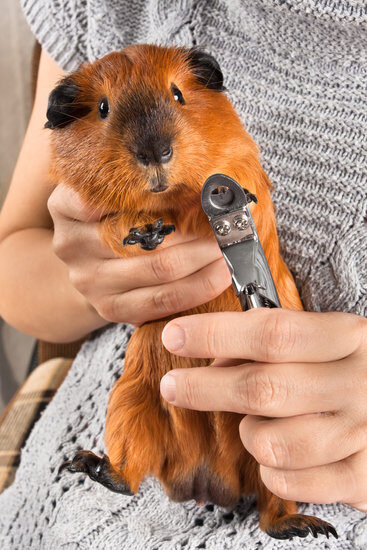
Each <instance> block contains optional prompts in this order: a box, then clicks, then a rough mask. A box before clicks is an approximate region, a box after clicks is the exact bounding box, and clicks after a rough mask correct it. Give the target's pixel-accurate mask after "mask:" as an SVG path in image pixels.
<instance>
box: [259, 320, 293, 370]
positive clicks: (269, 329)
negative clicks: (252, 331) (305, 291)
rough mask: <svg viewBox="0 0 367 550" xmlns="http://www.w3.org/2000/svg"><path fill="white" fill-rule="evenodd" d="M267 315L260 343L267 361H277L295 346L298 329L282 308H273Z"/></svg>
mask: <svg viewBox="0 0 367 550" xmlns="http://www.w3.org/2000/svg"><path fill="white" fill-rule="evenodd" d="M265 315H266V318H265V319H264V323H263V326H262V330H261V331H260V342H259V345H260V347H261V349H262V350H263V352H264V355H265V360H266V362H276V361H278V360H279V358H280V357H281V356H282V355H284V353H289V352H290V351H292V349H293V348H294V347H295V344H296V342H297V329H296V327H295V325H294V324H292V323H291V321H290V320H289V318H288V316H287V315H284V312H282V311H280V310H279V311H278V310H271V311H269V312H266V314H265Z"/></svg>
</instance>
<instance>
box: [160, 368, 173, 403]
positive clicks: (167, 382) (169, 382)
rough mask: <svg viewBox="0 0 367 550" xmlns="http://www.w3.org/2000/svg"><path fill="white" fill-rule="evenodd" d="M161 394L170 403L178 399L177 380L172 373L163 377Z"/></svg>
mask: <svg viewBox="0 0 367 550" xmlns="http://www.w3.org/2000/svg"><path fill="white" fill-rule="evenodd" d="M161 394H162V397H164V399H165V400H166V401H168V402H169V403H172V402H173V401H174V400H175V399H176V380H175V377H174V376H173V375H172V374H170V373H167V374H165V375H164V376H163V378H162V379H161Z"/></svg>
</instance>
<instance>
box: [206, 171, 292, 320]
mask: <svg viewBox="0 0 367 550" xmlns="http://www.w3.org/2000/svg"><path fill="white" fill-rule="evenodd" d="M250 202H257V199H256V197H255V195H252V194H251V193H249V192H248V191H247V190H246V189H243V188H242V187H241V186H240V185H239V184H238V183H237V182H236V181H235V180H233V179H232V178H230V177H228V176H225V175H224V174H214V175H213V176H210V178H208V179H207V180H206V182H205V184H204V187H203V189H202V192H201V205H202V207H203V210H204V212H205V214H206V215H207V216H208V218H209V222H210V225H211V227H212V229H213V232H214V235H215V238H216V239H217V242H218V244H219V247H220V249H221V251H222V254H223V256H224V258H225V260H226V262H227V264H228V267H229V268H230V270H231V273H232V282H233V286H234V288H235V291H236V294H237V296H238V297H239V300H240V302H241V307H242V309H243V310H244V311H246V310H247V309H253V308H256V307H269V308H273V307H281V305H280V302H279V298H278V294H277V291H276V288H275V285H274V281H273V277H272V275H271V272H270V269H269V266H268V262H267V261H266V258H265V255H264V251H263V249H262V246H261V243H260V240H259V236H258V234H257V232H256V227H255V224H254V220H253V219H252V216H251V212H250V208H249V206H248V205H249V203H250Z"/></svg>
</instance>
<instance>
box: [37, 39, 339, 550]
mask: <svg viewBox="0 0 367 550" xmlns="http://www.w3.org/2000/svg"><path fill="white" fill-rule="evenodd" d="M47 117H48V122H47V124H46V126H47V127H48V128H51V129H53V130H54V131H53V134H52V169H51V173H52V176H53V178H54V180H55V181H56V182H58V181H63V182H67V184H68V185H70V186H72V187H73V188H74V189H75V190H77V191H78V192H79V193H80V194H81V196H82V197H83V198H84V200H86V201H87V202H88V203H90V204H91V205H94V206H95V207H105V208H107V209H109V210H110V211H113V212H116V214H114V215H111V216H108V217H106V218H105V219H104V221H103V224H102V238H103V239H104V240H105V242H107V244H108V245H109V246H110V247H111V248H112V249H113V250H114V251H115V252H116V253H117V254H119V255H120V256H121V257H124V256H125V257H126V256H127V255H135V254H140V253H145V254H146V253H147V252H144V251H142V249H141V248H140V247H139V246H138V245H135V246H126V247H125V248H124V247H123V245H122V241H123V239H124V238H125V237H126V236H127V235H129V232H130V229H131V228H132V227H139V226H144V225H145V226H146V227H145V234H146V235H148V237H149V232H150V231H151V230H152V226H151V225H149V224H152V223H153V222H154V221H156V220H157V219H159V218H163V220H164V223H165V224H174V225H175V226H176V227H178V228H179V229H180V231H181V232H182V233H187V232H191V233H195V234H197V235H198V236H202V237H208V238H213V235H212V231H211V229H210V226H209V223H208V221H207V218H206V216H205V214H204V213H203V211H202V209H201V202H200V193H201V188H202V185H203V183H204V182H205V181H206V179H207V178H208V177H209V176H211V175H213V174H215V173H222V174H226V175H227V176H230V177H232V178H233V179H235V180H236V181H238V182H239V183H240V185H242V186H243V187H246V188H247V189H248V190H249V191H250V192H251V193H253V194H255V195H256V196H257V198H258V205H253V207H252V214H253V218H254V221H255V225H256V227H257V231H258V234H259V237H260V240H261V243H262V246H263V249H264V253H265V255H266V258H267V260H268V263H269V267H270V270H271V272H272V274H273V278H274V282H275V285H276V287H277V290H278V294H279V298H280V301H281V304H282V306H283V307H286V308H290V309H302V305H301V302H300V299H299V296H298V293H297V290H296V287H295V284H294V281H293V279H292V277H291V275H290V272H289V270H288V269H287V267H286V265H285V264H284V261H283V260H282V258H281V256H280V253H279V243H278V237H277V233H276V224H275V216H274V209H273V205H272V201H271V197H270V192H269V188H270V183H269V180H268V177H267V176H266V174H265V172H264V170H263V168H262V167H261V164H260V161H259V154H258V149H257V147H256V145H255V143H254V142H253V140H252V139H251V138H250V136H249V135H248V134H247V133H246V131H245V130H244V128H243V126H242V124H241V121H240V119H239V117H238V115H237V114H236V112H235V110H234V109H233V107H232V105H231V103H230V102H229V100H228V99H227V97H226V95H225V94H224V87H223V75H222V72H221V70H220V67H219V65H218V63H217V62H216V60H215V59H214V58H213V57H211V56H210V55H208V54H206V53H203V52H201V51H200V50H198V49H186V48H164V47H158V46H153V45H134V46H129V47H127V48H125V49H124V50H123V51H121V52H116V53H111V54H109V55H107V56H106V57H104V58H103V59H101V60H98V61H96V62H94V63H93V64H85V65H83V66H82V67H81V68H80V69H79V70H77V71H76V72H74V73H72V74H71V75H69V76H67V77H66V78H64V79H63V80H62V81H61V82H60V83H59V85H58V86H57V87H56V88H55V89H54V90H53V92H52V93H51V95H50V100H49V107H48V111H47ZM147 224H148V225H147ZM164 228H165V229H166V230H167V231H166V233H167V234H168V233H169V231H170V229H171V228H170V226H169V225H166V226H164ZM166 238H168V239H169V236H167V237H166ZM145 244H146V243H145ZM147 248H149V246H148V247H147ZM231 310H232V311H234V310H240V307H239V302H238V299H237V297H236V296H235V293H234V291H233V289H232V288H230V289H228V290H227V291H226V292H224V293H223V294H222V295H221V296H219V297H218V298H216V299H215V300H212V301H211V302H209V303H206V304H204V305H202V306H199V307H196V308H194V309H192V310H190V311H185V312H183V313H182V314H183V315H187V314H193V313H203V312H213V311H231ZM166 322H167V319H159V320H157V321H152V322H149V323H146V324H144V325H143V326H141V327H139V328H137V329H136V330H135V332H134V334H133V336H132V338H131V340H130V342H129V345H128V348H127V351H126V360H125V369H124V372H123V374H122V376H121V378H120V379H119V380H118V381H117V383H116V384H115V386H114V388H113V391H112V393H111V396H110V401H109V406H108V413H107V421H106V446H107V452H108V456H104V457H102V458H100V457H98V456H96V455H95V454H93V453H92V452H91V451H79V452H78V453H77V454H76V455H75V457H74V458H73V460H71V461H70V462H67V463H66V466H67V467H68V469H69V470H70V471H73V472H85V473H87V474H88V475H89V476H90V477H91V478H92V479H93V480H95V481H98V482H100V483H102V484H103V485H105V486H106V487H107V488H109V489H111V490H112V491H116V492H121V493H124V494H132V493H133V492H137V491H138V490H139V484H140V482H141V481H142V479H143V478H144V477H145V476H147V475H149V474H153V475H154V476H156V477H157V478H158V479H159V480H160V482H161V483H162V485H163V487H164V489H165V491H166V493H167V494H168V495H169V497H170V498H172V499H173V500H176V501H184V500H188V499H196V501H197V502H202V501H204V502H206V501H210V502H212V503H215V504H218V505H221V506H233V505H234V504H236V503H237V502H238V500H239V499H240V498H241V496H242V495H246V494H249V493H255V494H256V496H257V503H258V508H259V510H260V527H261V528H262V529H263V530H265V531H266V532H267V533H268V534H269V535H270V536H272V537H275V538H280V539H285V538H292V537H293V536H301V537H303V536H306V535H307V534H308V533H312V534H313V535H314V536H317V533H324V534H326V535H328V533H329V532H330V533H333V534H334V535H335V536H336V532H335V529H334V528H333V527H332V526H331V525H330V524H328V523H326V522H325V521H323V520H320V519H318V518H315V517H310V516H305V515H300V514H297V505H296V503H295V502H290V501H285V500H282V499H280V498H278V497H277V496H275V495H273V494H272V493H271V492H270V491H269V490H268V489H267V488H266V487H265V486H264V484H263V483H262V480H261V477H260V474H259V466H258V464H257V462H256V460H255V459H254V458H253V456H252V455H250V454H249V453H248V452H247V451H246V449H245V448H244V447H243V445H242V443H241V440H240V437H239V429H238V428H239V423H240V420H241V415H238V414H235V413H228V412H225V413H222V412H214V413H213V412H198V411H194V410H186V409H182V408H177V407H174V406H172V405H169V404H168V403H167V402H166V401H164V400H163V399H162V398H161V396H160V392H159V384H160V379H161V378H162V376H163V375H164V374H165V373H166V372H168V371H169V370H170V369H172V368H181V367H198V366H204V365H208V364H209V363H210V360H199V359H190V358H184V357H177V356H174V355H171V354H170V353H169V352H167V350H166V349H165V348H164V347H163V345H162V344H161V333H162V330H163V328H164V325H165V324H166Z"/></svg>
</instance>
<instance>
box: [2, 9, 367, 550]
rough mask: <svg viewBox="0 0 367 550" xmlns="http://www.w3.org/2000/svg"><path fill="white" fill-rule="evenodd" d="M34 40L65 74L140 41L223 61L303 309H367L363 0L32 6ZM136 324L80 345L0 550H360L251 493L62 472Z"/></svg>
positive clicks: (23, 474)
mask: <svg viewBox="0 0 367 550" xmlns="http://www.w3.org/2000/svg"><path fill="white" fill-rule="evenodd" d="M22 3H23V8H24V11H25V14H26V17H27V19H28V21H29V24H30V26H31V28H32V29H33V32H34V33H35V34H36V36H37V37H38V39H39V41H40V42H41V44H42V45H43V46H44V47H45V49H46V50H47V51H48V52H49V53H50V54H51V55H52V56H53V57H54V59H56V61H57V62H58V63H59V64H60V66H62V67H63V68H64V69H66V70H72V69H74V68H76V67H77V66H78V65H79V64H80V63H81V62H83V61H85V60H89V61H93V60H95V59H96V58H98V57H101V56H103V55H104V54H106V53H108V52H110V51H112V50H118V49H121V48H123V47H124V46H126V45H128V44H130V43H135V42H152V43H159V44H163V45H165V44H167V45H168V44H169V45H186V46H192V45H200V46H202V47H203V48H204V49H206V50H207V51H208V52H210V53H212V54H213V55H214V56H215V57H216V58H217V60H218V61H219V63H220V65H221V67H222V70H223V73H224V77H225V85H226V87H227V89H228V95H229V98H230V99H231V100H232V102H233V103H234V105H235V107H236V109H237V111H238V113H239V114H240V116H241V119H242V121H243V123H244V125H245V127H246V128H247V130H248V131H249V133H250V134H251V135H252V136H253V138H254V139H255V141H256V142H257V143H258V144H259V146H260V149H261V152H262V159H263V165H264V168H265V170H266V171H267V173H268V174H269V176H270V179H271V181H272V183H273V186H274V190H273V200H274V203H275V206H276V213H277V222H278V232H279V237H280V242H281V249H282V253H283V256H284V258H285V260H286V262H287V264H288V266H289V267H290V269H291V271H292V273H293V274H294V276H295V279H296V282H297V285H298V288H299V290H300V293H301V297H302V300H303V303H304V306H305V308H306V309H308V310H313V311H332V310H335V311H345V312H354V313H358V314H360V315H365V316H366V314H367V184H366V181H367V178H366V175H367V146H366V145H367V113H366V107H365V104H366V89H367V59H366V52H367V6H366V3H365V2H364V1H362V0H359V1H358V0H355V1H352V0H350V1H346V0H338V1H332V0H252V1H251V2H249V1H247V0H201V1H199V2H197V1H190V0H134V1H133V2H131V1H130V0H103V1H101V0H22ZM130 331H131V329H130V328H129V327H128V326H124V325H119V326H114V327H111V328H109V329H108V330H105V331H102V332H101V333H98V335H96V336H95V337H94V339H93V340H91V341H90V342H88V343H86V344H85V345H84V347H83V349H82V351H81V352H80V354H79V356H78V358H77V360H76V361H75V363H74V365H73V367H72V369H71V371H70V373H69V375H68V377H67V378H66V380H65V381H64V384H63V385H62V387H61V388H60V390H59V392H58V393H57V395H56V396H55V398H54V399H53V401H52V402H51V404H50V405H49V406H48V407H47V409H46V411H45V412H44V414H43V416H42V418H41V419H40V421H39V422H38V423H37V425H36V426H35V428H34V430H33V432H32V434H31V436H30V438H29V440H28V442H27V445H26V447H25V449H24V451H23V454H22V462H21V466H20V468H19V471H18V473H17V476H16V480H15V482H14V484H13V486H12V487H10V488H9V489H8V490H7V491H6V492H4V493H3V494H2V495H1V497H0V509H1V515H0V548H4V549H7V550H8V549H9V550H15V549H16V550H18V549H22V550H23V549H28V548H30V549H33V548H34V549H37V550H43V549H45V550H53V549H55V550H56V549H57V550H59V549H65V550H66V549H67V550H75V549H78V550H80V549H98V550H103V549H106V550H117V549H119V550H120V549H121V548H132V549H134V550H135V549H136V550H140V549H147V550H153V549H154V548H157V549H159V550H161V549H162V550H165V549H167V550H168V549H169V550H172V549H177V550H178V549H181V548H185V549H187V550H191V549H194V548H207V549H210V550H223V549H227V548H228V549H231V550H237V549H241V550H242V549H244V548H246V550H247V549H248V550H255V549H256V550H257V549H277V548H279V549H289V550H291V549H297V548H303V547H304V546H305V545H307V547H308V548H309V549H310V550H312V549H316V548H319V549H325V550H326V549H329V550H331V549H335V550H336V549H337V550H352V549H353V550H365V549H366V548H367V518H366V515H365V514H362V513H360V512H357V511H355V510H353V509H351V508H349V507H348V506H344V505H341V504H335V505H328V506H316V505H303V506H302V510H304V511H305V512H306V513H310V514H313V515H318V516H320V517H322V518H324V519H326V520H328V521H330V522H331V523H332V524H333V525H335V527H336V528H337V530H338V533H339V535H340V539H339V540H338V541H335V540H332V539H330V540H327V539H325V538H321V537H320V538H319V539H311V538H308V539H307V542H306V541H302V540H300V539H294V540H293V541H291V542H289V541H276V540H274V539H270V538H269V537H268V536H267V535H265V534H264V533H262V532H261V531H260V530H259V528H258V514H257V512H256V511H255V510H254V501H253V499H252V498H251V497H250V498H248V499H245V500H243V501H242V502H241V503H240V504H239V505H238V506H237V507H236V508H235V510H234V511H233V513H230V514H228V513H226V512H225V511H224V510H222V509H220V508H218V507H213V509H212V507H211V506H209V507H201V508H200V507H197V506H196V505H195V504H194V502H191V501H190V502H187V503H184V504H176V503H173V502H170V501H169V499H168V498H167V497H166V496H165V494H164V492H163V490H162V489H161V487H160V485H159V483H158V482H157V481H156V480H154V479H148V480H146V481H145V482H144V483H143V484H142V485H141V488H140V491H139V493H138V494H137V495H135V496H133V497H126V496H121V495H116V494H113V493H110V492H109V491H107V490H106V489H105V488H103V487H101V486H98V484H95V483H92V482H91V481H90V480H89V479H85V477H84V476H82V475H80V476H79V475H71V474H68V473H63V474H62V475H58V472H57V470H58V467H59V465H60V464H61V463H62V462H63V460H64V459H66V458H69V457H70V456H72V455H73V452H74V451H75V450H76V449H78V448H86V449H92V450H94V451H95V452H102V451H103V448H104V447H103V430H104V420H105V414H106V406H107V399H108V394H109V392H110V390H111V387H112V385H113V382H114V380H115V379H116V378H117V377H118V376H119V375H120V374H121V372H122V369H123V349H124V346H125V345H126V342H127V337H128V335H129V333H130Z"/></svg>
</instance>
